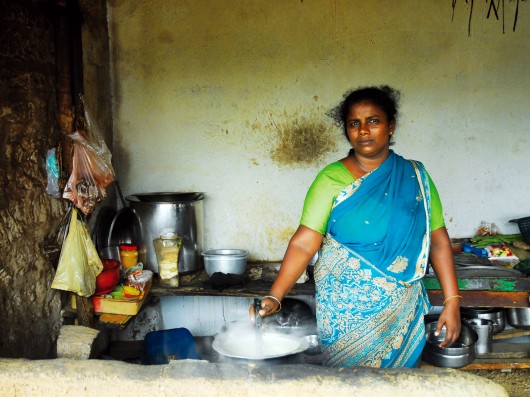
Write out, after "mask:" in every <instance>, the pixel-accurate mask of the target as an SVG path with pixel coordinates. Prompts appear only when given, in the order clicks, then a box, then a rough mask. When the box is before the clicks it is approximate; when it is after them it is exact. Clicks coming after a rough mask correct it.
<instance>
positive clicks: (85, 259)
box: [52, 208, 103, 296]
mask: <svg viewBox="0 0 530 397" xmlns="http://www.w3.org/2000/svg"><path fill="white" fill-rule="evenodd" d="M102 270H103V263H102V262H101V259H100V258H99V255H98V252H97V250H96V247H95V246H94V243H93V242H92V239H91V238H90V234H89V233H88V230H87V228H86V226H85V223H84V222H83V221H81V220H79V219H77V210H76V209H75V208H74V209H73V210H72V217H71V219H70V226H69V229H68V234H67V235H66V239H65V241H64V244H63V247H62V249H61V256H60V257H59V263H58V265H57V272H56V273H55V277H54V279H53V282H52V288H54V289H60V290H64V291H71V292H74V293H76V294H78V295H80V296H92V295H93V294H94V292H95V290H96V276H97V275H98V274H99V273H101V271H102Z"/></svg>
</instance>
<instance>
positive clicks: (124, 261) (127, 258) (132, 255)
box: [120, 244, 138, 269]
mask: <svg viewBox="0 0 530 397" xmlns="http://www.w3.org/2000/svg"><path fill="white" fill-rule="evenodd" d="M120 262H121V267H122V268H124V269H129V268H130V267H133V266H136V265H137V264H138V247H137V246H136V245H134V244H120Z"/></svg>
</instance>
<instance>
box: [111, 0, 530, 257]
mask: <svg viewBox="0 0 530 397" xmlns="http://www.w3.org/2000/svg"><path fill="white" fill-rule="evenodd" d="M453 3H454V7H452V5H453ZM474 3H475V4H474V9H473V10H472V11H473V12H472V18H471V22H470V19H469V17H470V11H471V9H470V7H471V2H469V3H468V2H465V1H463V0H461V1H456V2H455V1H449V0H444V1H441V0H440V1H428V2H426V1H420V0H416V1H414V0H403V1H399V2H390V1H384V0H369V1H362V2H361V1H356V2H352V1H339V0H333V1H332V0H329V1H328V0H326V1H324V0H303V1H298V0H297V1H294V0H292V1H291V0H287V1H275V2H271V1H261V0H251V1H245V2H241V1H236V0H208V1H206V0H197V1H184V0H158V1H154V2H141V1H118V0H114V1H109V27H110V36H111V52H112V59H113V73H112V75H113V79H114V97H113V100H114V107H115V109H114V110H115V142H114V151H115V152H114V156H115V162H116V169H117V173H118V177H119V180H120V182H121V186H122V188H123V190H124V193H125V195H127V194H133V193H140V192H153V191H200V192H205V193H206V197H207V198H206V200H205V203H204V206H205V221H204V222H205V224H204V231H205V248H232V247H233V248H245V249H248V250H249V251H250V252H251V259H254V260H279V259H281V257H282V255H283V253H284V250H285V247H286V245H287V242H288V239H289V237H290V236H291V234H292V233H293V232H294V230H295V229H296V227H297V225H298V221H299V217H300V211H301V208H302V203H303V199H304V196H305V192H306V190H307V188H308V187H309V185H310V183H311V181H312V179H313V178H314V176H315V175H316V173H317V172H318V170H319V169H320V168H322V167H323V166H325V165H326V164H327V163H329V162H332V161H335V160H337V159H339V158H341V157H343V156H345V155H346V153H347V151H348V149H349V145H348V143H347V142H346V141H345V138H344V137H343V136H342V134H341V132H340V131H339V130H338V129H337V128H336V127H335V126H333V124H332V123H331V120H330V119H329V118H328V117H326V115H325V113H326V111H327V110H329V109H330V108H331V107H333V106H335V105H336V104H337V103H338V102H339V101H340V99H341V98H342V94H343V93H344V91H346V90H347V89H349V88H352V87H357V86H361V85H367V84H390V85H392V86H394V87H396V88H398V89H400V90H401V91H402V101H401V111H402V117H401V119H400V121H399V125H398V128H397V132H396V137H395V138H396V139H395V140H396V145H395V146H394V150H395V151H396V152H398V153H400V154H402V155H404V156H405V157H410V158H414V159H418V160H421V161H423V162H424V164H425V165H426V166H427V168H428V170H429V171H430V173H431V175H432V177H433V179H434V181H435V183H436V184H437V187H438V190H439V192H440V195H441V197H442V201H443V205H444V212H445V217H446V223H447V227H448V230H449V233H450V235H451V237H455V238H456V237H467V236H471V235H473V234H474V232H475V230H476V228H477V227H478V226H479V224H480V222H481V221H488V222H494V223H496V224H497V226H498V227H499V228H500V229H501V232H503V233H515V232H517V231H518V229H517V226H516V225H514V224H511V223H509V222H508V221H509V220H510V219H512V218H518V217H523V216H528V215H530V183H529V182H528V170H529V169H530V149H529V146H530V142H529V138H528V136H529V134H528V129H529V128H530V116H529V114H530V112H528V103H529V99H528V92H529V88H530V73H529V70H530V69H529V66H530V51H529V48H528V47H529V42H530V41H529V38H530V5H529V4H526V3H525V2H503V3H505V8H504V14H503V13H502V10H500V9H499V10H498V15H499V19H498V20H497V19H496V18H495V15H494V13H493V12H490V18H489V19H488V18H487V12H488V2H474ZM517 4H519V9H518V14H517V20H516V22H517V25H516V29H515V32H514V31H513V24H514V22H515V12H516V8H515V7H516V6H517ZM503 23H504V27H503ZM503 30H504V32H503Z"/></svg>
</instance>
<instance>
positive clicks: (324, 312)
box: [259, 86, 461, 367]
mask: <svg viewBox="0 0 530 397" xmlns="http://www.w3.org/2000/svg"><path fill="white" fill-rule="evenodd" d="M397 98H398V92H397V91H395V90H393V89H391V88H390V87H388V86H382V87H368V88H362V89H358V90H355V91H352V92H349V93H347V95H345V99H344V101H343V102H342V103H341V104H340V105H339V106H337V107H336V108H335V109H333V111H332V112H331V114H330V115H331V116H332V117H333V118H334V119H335V121H336V122H337V123H338V124H339V125H341V126H342V127H343V128H344V133H345V135H346V137H347V138H348V140H349V141H350V143H351V145H352V150H351V151H350V153H349V155H348V156H347V157H345V158H343V159H341V160H340V161H337V162H334V163H332V164H330V165H328V166H327V167H325V168H324V169H323V170H322V171H321V172H320V173H319V174H318V175H317V177H316V179H315V180H314V182H313V184H312V185H311V187H310V189H309V191H308V193H307V196H306V199H305V202H304V209H303V214H302V218H301V221H300V226H299V227H298V230H297V231H296V232H295V234H294V235H293V237H292V238H291V240H290V242H289V245H288V247H287V251H286V253H285V256H284V259H283V261H282V265H281V268H280V271H279V273H278V277H277V279H276V280H275V282H274V283H273V285H272V287H271V290H270V294H269V295H268V296H266V297H263V299H262V305H261V310H260V311H259V314H260V315H261V316H267V315H270V314H273V313H275V312H276V311H278V310H280V309H281V300H282V299H283V298H284V297H285V296H286V294H287V293H288V291H289V290H290V289H291V288H292V286H293V285H294V284H295V283H296V281H297V280H298V278H299V277H300V276H301V275H302V273H303V272H304V271H305V269H306V267H307V265H308V263H309V261H310V260H311V258H313V256H314V255H315V253H316V252H317V251H319V250H320V252H319V259H318V261H317V263H316V264H315V271H314V278H315V285H316V294H315V297H316V317H317V325H318V332H319V338H320V340H321V345H322V349H323V355H324V364H325V365H328V366H371V367H414V366H417V364H418V361H419V359H420V356H421V352H422V350H423V346H424V344H425V327H424V324H423V316H424V315H425V314H426V313H427V312H428V310H429V309H430V308H431V305H430V303H429V300H428V297H427V294H426V291H425V289H424V287H423V284H422V283H421V278H422V277H423V276H424V275H425V271H426V268H427V262H428V259H429V257H430V261H431V264H432V266H433V268H434V271H435V273H436V275H437V277H438V279H439V281H440V284H441V287H442V291H443V293H444V296H445V301H444V309H443V311H442V313H441V315H440V318H439V321H438V326H437V331H438V332H440V331H441V329H442V327H443V326H445V327H446V337H445V340H444V341H443V342H442V346H447V345H450V344H452V343H454V341H455V340H456V339H457V337H458V335H459V333H460V300H461V297H460V296H459V291H458V284H457V279H456V273H455V270H454V263H453V254H452V250H451V244H450V240H449V237H448V235H447V231H446V229H445V225H444V220H443V214H442V207H441V204H440V199H439V196H438V193H437V191H436V188H435V186H434V184H433V182H432V181H431V179H430V177H429V175H428V174H427V172H426V171H425V169H424V167H423V165H422V164H421V163H419V162H416V161H409V160H405V159H404V158H403V157H401V156H399V155H397V154H395V153H394V152H393V151H392V150H391V149H390V145H391V138H392V136H393V134H394V131H395V127H396V118H397Z"/></svg>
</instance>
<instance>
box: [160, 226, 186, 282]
mask: <svg viewBox="0 0 530 397" xmlns="http://www.w3.org/2000/svg"><path fill="white" fill-rule="evenodd" d="M181 245H182V238H181V237H180V236H178V235H177V234H175V233H172V232H169V233H164V234H161V235H160V237H158V238H156V239H154V240H153V246H154V247H155V253H156V259H157V261H158V274H159V276H160V284H161V285H166V286H171V287H178V285H179V268H178V265H179V252H180V246H181Z"/></svg>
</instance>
